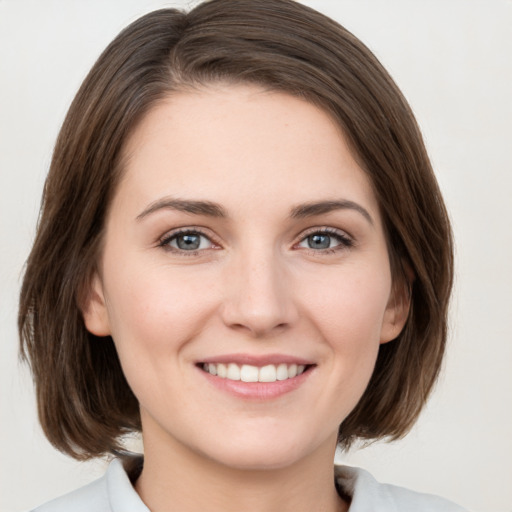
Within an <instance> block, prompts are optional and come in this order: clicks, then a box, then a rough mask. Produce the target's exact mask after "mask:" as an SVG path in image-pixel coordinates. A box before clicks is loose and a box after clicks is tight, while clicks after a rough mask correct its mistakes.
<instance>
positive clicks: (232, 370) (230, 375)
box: [226, 363, 240, 380]
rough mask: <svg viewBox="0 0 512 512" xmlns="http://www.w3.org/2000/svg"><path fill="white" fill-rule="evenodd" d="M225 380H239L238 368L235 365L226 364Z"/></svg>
mask: <svg viewBox="0 0 512 512" xmlns="http://www.w3.org/2000/svg"><path fill="white" fill-rule="evenodd" d="M226 379H229V380H240V368H239V366H238V365H237V364H235V363H229V364H228V372H227V374H226Z"/></svg>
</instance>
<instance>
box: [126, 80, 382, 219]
mask: <svg viewBox="0 0 512 512" xmlns="http://www.w3.org/2000/svg"><path fill="white" fill-rule="evenodd" d="M123 161H124V166H123V167H124V173H125V174H124V178H123V180H122V182H121V184H120V187H119V188H120V190H118V194H117V195H118V196H119V195H121V196H122V195H123V194H124V193H128V194H129V195H130V196H131V198H132V199H133V200H135V201H136V202H138V203H139V206H142V204H143V203H147V202H150V201H152V200H155V199H156V196H158V195H163V194H164V193H166V194H170V195H178V196H180V197H183V198H187V197H188V196H193V197H194V198H197V197H203V198H206V199H211V198H212V196H214V197H213V198H214V199H215V201H217V202H221V203H227V206H228V207H229V206H230V204H232V205H235V204H236V203H237V202H238V204H240V203H244V204H245V203H247V201H249V202H250V200H251V199H254V198H259V200H261V198H264V199H265V200H266V201H267V202H268V204H270V205H272V204H274V205H277V204H281V203H283V202H284V201H288V202H293V201H294V202H297V203H303V202H306V201H310V200H315V199H317V198H321V199H329V198H330V196H333V197H332V198H336V199H337V198H338V197H339V196H340V195H342V196H353V197H346V198H347V199H357V200H358V201H363V202H364V203H366V205H365V206H366V207H367V208H368V209H370V210H373V211H374V213H375V215H377V210H378V207H377V204H376V200H375V197H374V194H373V192H372V187H371V184H370V182H369V179H368V177H367V176H366V174H365V173H364V172H363V171H362V169H361V168H360V167H359V165H358V164H357V162H356V160H355V159H354V158H353V156H352V153H351V151H350V149H349V147H348V145H347V142H346V140H345V138H344V136H343V133H342V131H341V129H340V128H339V126H338V125H337V124H336V123H335V122H334V121H333V119H332V118H331V117H330V116H329V115H327V114H326V113H325V112H324V111H323V110H321V109H319V108H318V107H316V106H315V105H313V104H311V103H309V102H306V101H304V100H302V99H300V98H297V97H294V96H291V95H289V94H285V93H281V92H275V91H268V90H264V89H262V88H260V87H257V86H248V85H236V86H234V85H218V86H211V87H208V88H204V89H201V90H194V91H187V92H179V93H174V94H172V95H170V96H169V97H167V98H166V99H164V100H163V101H161V102H159V103H158V104H156V105H155V106H154V107H153V109H152V110H150V111H149V113H148V114H147V115H146V116H145V117H144V119H143V120H142V121H141V122H140V124H139V125H138V126H137V127H136V129H135V130H134V132H133V133H132V135H131V136H130V138H129V139H128V141H127V143H126V145H125V148H124V158H123ZM317 196H318V197H317ZM260 206H262V204H261V203H260Z"/></svg>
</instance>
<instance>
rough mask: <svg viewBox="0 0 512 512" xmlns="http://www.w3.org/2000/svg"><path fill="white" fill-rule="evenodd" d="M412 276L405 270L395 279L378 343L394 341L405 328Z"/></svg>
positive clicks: (409, 306) (411, 273)
mask: <svg viewBox="0 0 512 512" xmlns="http://www.w3.org/2000/svg"><path fill="white" fill-rule="evenodd" d="M413 281H414V275H413V272H412V270H411V269H410V268H405V269H404V272H403V274H402V276H400V277H397V278H396V282H395V283H393V286H392V290H391V294H390V297H389V301H388V304H387V306H386V311H385V313H384V320H383V322H382V328H381V333H380V342H381V343H388V342H389V341H392V340H394V339H395V338H396V337H397V336H398V335H399V334H400V333H401V332H402V329H403V328H404V326H405V322H406V321H407V318H408V316H409V311H410V309H411V296H412V293H411V292H412V285H413Z"/></svg>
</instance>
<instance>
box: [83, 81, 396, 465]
mask: <svg viewBox="0 0 512 512" xmlns="http://www.w3.org/2000/svg"><path fill="white" fill-rule="evenodd" d="M124 162H125V174H124V176H123V178H122V180H121V182H120V184H119V186H118V189H117V192H116V194H115V197H114V199H113V202H112V204H111V208H110V210H109V215H108V218H107V223H106V231H105V240H104V249H103V253H102V256H101V261H100V266H99V268H100V271H99V273H98V275H97V276H95V278H94V280H93V283H92V286H91V292H90V297H89V300H88V303H87V305H86V307H85V309H84V318H85V322H86V325H87V328H88V329H89V330H90V331H91V332H93V333H94V334H97V335H100V336H104V335H108V334H110V335H111V336H112V337H113V340H114V342H115V345H116V348H117V351H118V353H119V357H120V360H121V364H122V367H123V371H124V372H125V375H126V378H127V380H128V382H129V384H130V386H131V388H132V389H133V392H134V393H135V395H136V397H137V398H138V400H139V402H140V408H141V417H142V424H143V433H144V443H145V445H146V447H148V446H153V445H154V444H160V445H164V444H165V445H166V446H173V447H174V448H176V449H179V450H181V452H182V453H190V454H194V456H199V457H203V458H207V459H209V460H214V461H217V462H220V463H222V464H224V465H228V466H232V467H238V468H270V467H272V468H276V467H284V466H287V465H290V464H293V463H294V462H297V461H299V460H300V459H302V458H304V457H307V456H308V455H311V454H313V453H315V452H316V451H318V450H321V449H323V447H325V446H327V445H328V446H329V450H331V452H332V449H333V448H334V445H335V441H336V435H337V430H338V426H339V424H340V423H341V422H342V421H343V419H344V418H345V417H346V416H347V415H348V414H349V412H350V411H351V410H352V409H353V408H354V407H355V405H356V403H357V402H358V400H359V398H360V397H361V395H362V394H363V392H364V390H365V388H366V386H367V383H368V381H369V379H370V376H371V373H372V370H373V367H374V364H375V360H376V357H377V352H378V348H379V344H380V343H384V342H387V341H390V340H392V339H393V338H395V337H396V336H397V335H398V334H399V332H400V330H401V328H402V327H403V323H404V321H405V315H406V312H404V311H402V310H401V309H399V308H402V309H403V305H402V306H397V304H402V303H401V302H400V301H395V300H394V297H393V294H392V280H391V274H390V265H389V258H388V253H387V249H386V240H385V236H384V231H383V227H382V223H381V218H380V215H379V208H378V204H377V202H376V199H375V197H374V194H373V192H372V188H371V185H370V183H369V181H368V179H367V177H366V175H365V174H364V173H363V171H362V170H361V169H360V168H359V166H358V164H357V163H356V162H355V160H354V158H353V157H352V155H351V153H350V151H349V149H348V147H347V144H346V142H345V140H344V138H343V135H342V133H341V132H340V130H339V128H337V126H336V124H335V123H334V122H333V121H332V120H331V119H330V117H329V116H328V115H326V114H325V113H324V112H323V111H321V110H319V109H318V108H316V107H315V106H313V105H311V104H309V103H307V102H305V101H303V100H300V99H297V98H294V97H292V96H289V95H286V94H282V93H277V92H268V91H264V90H262V89H259V88H256V87H249V86H212V87H210V88H207V89H205V90H202V91H199V92H198V91H196V92H190V93H180V94H174V95H173V96H171V97H169V98H168V99H166V100H165V101H163V102H162V103H160V104H158V105H157V106H156V107H154V109H153V110H152V111H151V112H150V113H149V114H148V115H147V116H146V117H145V119H144V120H143V121H142V123H141V124H140V125H139V126H138V128H137V129H136V130H135V132H134V134H133V135H132V137H131V138H130V139H129V140H128V142H127V145H126V148H125V152H124Z"/></svg>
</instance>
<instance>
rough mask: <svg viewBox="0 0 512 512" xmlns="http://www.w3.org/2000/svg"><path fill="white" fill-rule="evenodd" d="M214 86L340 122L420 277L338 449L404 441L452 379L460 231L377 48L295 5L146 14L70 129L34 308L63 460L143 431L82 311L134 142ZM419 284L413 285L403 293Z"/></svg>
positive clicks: (78, 102) (116, 446)
mask: <svg viewBox="0 0 512 512" xmlns="http://www.w3.org/2000/svg"><path fill="white" fill-rule="evenodd" d="M215 81H224V82H226V81H227V82H231V83H238V82H248V83H255V84H261V85H263V86H265V87H267V88H270V89H273V90H280V91H284V92H287V93H289V94H292V95H298V96H300V97H302V98H304V99H306V100H307V101H310V102H313V103H314V104H316V105H318V106H320V107H321V108H322V109H324V110H325V111H326V112H328V113H329V114H330V115H331V116H332V117H333V118H334V119H335V120H336V121H337V123H338V124H339V126H340V127H341V128H342V130H343V132H344V133H345V135H346V137H347V139H348V141H349V143H350V145H351V147H352V151H353V153H354V156H355V157H356V158H357V159H358V161H359V163H360V165H361V166H362V168H363V169H364V170H365V171H366V172H367V174H368V176H369V178H370V180H371V182H372V184H373V188H374V191H375V194H376V197H377V200H378V202H379V204H380V207H381V213H382V216H383V220H384V225H385V229H386V233H387V238H388V245H389V253H390V261H391V267H392V273H393V278H394V282H395V285H396V284H397V283H398V285H399V286H402V285H403V286H404V287H406V283H407V282H409V283H410V281H411V279H410V278H409V279H408V278H406V277H404V275H405V274H407V273H408V274H409V275H410V274H414V276H415V278H414V284H413V285H412V284H411V286H410V288H409V289H408V290H406V292H404V293H410V299H411V310H410V313H409V318H408V320H407V323H406V326H405V328H404V330H403V331H402V333H401V334H400V335H399V336H398V338H397V339H396V340H394V341H393V342H391V343H387V344H384V345H381V347H380V352H379V355H378V359H377V363H376V367H375V370H374V373H373V375H372V377H371V380H370V383H369V385H368V387H367V389H366V391H365V393H364V395H363V397H362V398H361V400H360V401H359V403H358V405H357V406H356V408H355V409H354V410H353V411H352V412H351V414H350V415H349V416H348V417H347V418H346V419H345V421H344V422H343V423H342V425H341V427H340V434H339V442H340V443H341V445H342V446H344V447H348V446H349V445H350V444H351V443H352V441H353V440H355V439H357V438H361V439H365V440H374V439H379V438H384V437H388V438H391V439H396V438H399V437H401V436H403V435H404V434H405V433H406V432H407V431H408V430H409V429H410V427H411V426H412V424H413V423H414V421H415V420H416V418H417V416H418V414H419V413H420V411H421V409H422V407H423V405H424V404H425V401H426V399H427V397H428V395H429V393H430V391H431V389H432V387H433V384H434V382H435V380H436V378H437V375H438V372H439V368H440V365H441V361H442V357H443V353H444V348H445V341H446V316H447V307H448V300H449V295H450V290H451V285H452V271H453V270H452V266H453V258H452V239H451V231H450V225H449V221H448V218H447V214H446V210H445V207H444V204H443V200H442V197H441V195H440V191H439V189H438V185H437V182H436V180H435V177H434V175H433V172H432V168H431V165H430V162H429V159H428V156H427V153H426V150H425V147H424V144H423V141H422V137H421V134H420V131H419V129H418V127H417V124H416V122H415V120H414V116H413V114H412V112H411V110H410V108H409V106H408V104H407V102H406V101H405V99H404V98H403V96H402V94H401V93H400V91H399V90H398V88H397V86H396V85H395V84H394V82H393V80H392V79H391V78H390V76H389V75H388V74H387V72H386V71H385V70H384V69H383V67H382V66H381V64H380V63H379V62H378V61H377V59H376V58H375V57H374V56H373V54H372V53H371V52H370V51H369V50H368V49H367V48H366V47H365V46H364V45H363V44H362V43H361V42H360V41H359V40H358V39H357V38H356V37H354V36H353V35H352V34H351V33H349V32H348V31H347V30H345V29H344V28H343V27H341V26H340V25H338V24H337V23H336V22H334V21H333V20H331V19H329V18H327V17H325V16H324V15H322V14H320V13H318V12H316V11H314V10H312V9H310V8H308V7H305V6H303V5H301V4H299V3H296V2H294V1H291V0H212V1H209V2H205V3H202V4H200V5H199V6H197V7H196V8H194V9H193V10H192V11H190V12H189V13H184V12H181V11H178V10H175V9H163V10H160V11H155V12H152V13H150V14H147V15H145V16H143V17H142V18H140V19H138V20H137V21H135V22H134V23H132V24H131V25H130V26H129V27H127V28H126V29H125V30H123V31H122V32H121V33H120V34H119V35H118V36H117V37H116V38H115V39H114V41H113V42H112V43H111V44H110V45H109V46H108V47H107V48H106V50H105V51H104V52H103V54H102V55H101V56H100V57H99V59H98V61H97V62H96V64H95V65H94V67H93V68H92V70H91V71H90V73H89V75H88V76H87V78H86V79H85V81H84V82H83V84H82V86H81V88H80V90H79V91H78V93H77V95H76V97H75V99H74V101H73V103H72V105H71V107H70V109H69V112H68V114H67V117H66V119H65V121H64V124H63V126H62V129H61V132H60V135H59V137H58V140H57V144H56V147H55V151H54V155H53V159H52V163H51V167H50V171H49V174H48V178H47V181H46V184H45V188H44V196H43V203H42V209H41V215H40V220H39V225H38V230H37V236H36V240H35V243H34V246H33V249H32V252H31V254H30V257H29V259H28V262H27V267H26V273H25V276H24V281H23V286H22V290H21V298H20V310H19V330H20V338H21V353H22V356H23V357H24V358H25V359H28V360H29V362H30V364H31V368H32V372H33V375H34V379H35V383H36V389H37V401H38V410H39V417H40V421H41V424H42V426H43V429H44V431H45V433H46V435H47V437H48V438H49V440H50V441H51V442H52V443H53V444H54V445H55V446H56V447H57V448H58V449H60V450H62V451H64V452H66V453H68V454H70V455H72V456H74V457H76V458H89V457H94V456H98V455H101V454H105V453H108V452H110V453H116V452H118V451H119V450H121V449H122V444H121V442H120V437H121V436H122V435H123V434H126V433H128V432H131V431H137V430H139V429H140V417H139V410H138V403H137V400H136V398H135V396H134V395H133V393H132V391H131V390H130V388H129V386H128V384H127V382H126V380H125V378H124V376H123V372H122V370H121V366H120V364H119V360H118V358H117V354H116V351H115V348H114V345H113V343H112V340H110V341H108V342H106V341H105V340H104V339H101V340H100V339H98V338H96V337H95V336H93V335H92V334H90V333H89V332H87V330H86V329H85V326H84V322H83V319H82V314H81V311H80V303H81V298H82V297H83V294H84V293H85V290H86V289H87V286H88V284H89V281H90V278H91V275H92V273H93V272H94V269H95V264H96V262H97V260H98V257H99V254H100V251H101V242H102V234H103V228H104V224H105V217H106V213H107V209H108V207H109V204H110V201H111V199H112V196H113V194H114V192H115V187H116V183H117V181H118V180H119V176H120V173H121V172H122V165H121V164H122V162H120V154H121V151H122V148H123V144H124V143H125V141H126V140H127V136H128V135H129V134H130V133H131V132H132V131H133V129H134V127H135V126H136V125H137V123H138V122H139V121H140V120H141V118H142V116H143V115H144V114H145V113H147V112H148V110H149V109H150V108H151V107H152V106H154V105H155V102H157V101H158V100H160V99H162V98H164V97H166V96H167V95H169V94H170V93H172V92H173V91H176V90H183V89H184V88H186V87H191V86H192V87H194V86H196V85H208V84H210V83H212V82H215ZM404 283H405V284H404Z"/></svg>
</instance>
